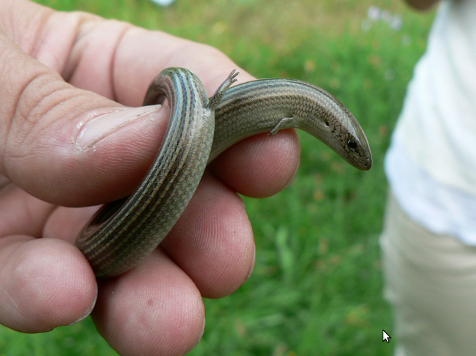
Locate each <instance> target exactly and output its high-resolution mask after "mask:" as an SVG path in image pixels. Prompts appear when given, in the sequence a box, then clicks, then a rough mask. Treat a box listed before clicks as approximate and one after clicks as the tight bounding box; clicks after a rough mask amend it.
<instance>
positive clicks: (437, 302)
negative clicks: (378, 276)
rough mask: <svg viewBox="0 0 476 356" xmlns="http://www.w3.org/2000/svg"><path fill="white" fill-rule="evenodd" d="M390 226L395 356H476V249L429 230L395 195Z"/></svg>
mask: <svg viewBox="0 0 476 356" xmlns="http://www.w3.org/2000/svg"><path fill="white" fill-rule="evenodd" d="M384 224H385V226H384V231H383V233H382V235H381V238H380V245H381V249H382V258H383V272H384V277H385V284H386V285H385V289H384V296H385V298H386V299H387V301H388V302H389V303H390V304H391V305H392V306H393V310H394V316H395V319H394V321H395V330H385V331H387V332H388V333H389V334H390V335H391V336H395V338H393V339H391V342H392V341H395V342H396V348H395V355H396V356H426V355H432V356H438V355H461V356H463V355H464V356H467V355H476V248H475V247H470V246H467V245H464V244H462V243H461V242H459V241H458V240H456V239H454V238H452V237H451V236H447V235H434V234H432V233H430V232H428V231H427V230H425V229H424V228H422V227H421V226H419V225H417V224H416V223H414V222H413V221H412V220H410V219H409V218H408V216H407V215H406V214H405V213H404V212H403V211H402V210H401V208H400V206H399V205H398V203H397V202H396V200H395V198H394V197H393V196H392V195H391V194H390V196H389V199H388V203H387V211H386V216H385V222H384ZM394 334H395V335H394Z"/></svg>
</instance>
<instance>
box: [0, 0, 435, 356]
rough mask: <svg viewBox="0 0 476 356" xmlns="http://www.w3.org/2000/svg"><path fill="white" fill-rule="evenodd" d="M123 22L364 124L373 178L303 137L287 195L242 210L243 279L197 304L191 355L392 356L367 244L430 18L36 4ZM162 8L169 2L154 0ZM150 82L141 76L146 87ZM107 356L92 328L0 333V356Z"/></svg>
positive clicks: (375, 256)
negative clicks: (201, 324)
mask: <svg viewBox="0 0 476 356" xmlns="http://www.w3.org/2000/svg"><path fill="white" fill-rule="evenodd" d="M37 2H39V3H41V4H44V5H47V6H50V7H53V8H54V9H57V10H65V11H73V10H82V11H88V12H92V13H95V14H98V15H101V16H104V17H106V18H115V19H120V20H125V21H129V22H132V23H134V24H136V25H138V26H142V27H146V28H149V29H157V30H162V31H166V32H169V33H171V34H174V35H177V36H181V37H185V38H188V39H191V40H195V41H199V42H204V43H207V44H210V45H212V46H215V47H217V48H219V49H220V50H221V51H223V52H225V53H226V54H227V55H228V56H230V57H231V58H232V59H233V60H234V61H235V62H236V63H237V64H238V65H240V66H241V67H243V68H244V69H245V70H247V71H248V72H250V73H251V74H253V75H254V76H256V77H258V78H264V77H286V78H295V79H301V80H304V81H307V82H310V83H313V84H316V85H318V86H320V87H322V88H324V89H326V90H328V91H329V92H331V93H332V94H334V95H335V96H337V97H338V98H339V99H340V100H341V101H342V102H343V103H344V104H345V105H346V106H347V107H348V108H349V109H350V110H351V111H352V112H353V114H354V115H355V117H356V118H357V119H358V120H359V122H360V123H361V125H362V127H363V129H364V130H365V132H366V134H367V137H368V139H369V142H370V145H371V148H372V153H373V157H374V166H373V168H372V169H371V170H370V171H369V172H361V171H357V170H356V169H354V168H352V167H351V166H349V165H348V164H347V163H345V162H344V161H343V160H342V159H341V158H340V157H338V156H337V154H334V153H333V152H332V151H331V150H330V149H329V148H327V147H325V146H324V145H323V144H321V143H319V142H317V141H316V140H315V139H313V138H311V137H310V136H308V135H307V134H304V133H303V134H301V133H300V135H301V139H302V163H301V167H300V170H299V174H298V176H297V177H296V180H295V181H294V183H293V184H292V185H291V186H290V187H289V188H287V189H286V190H285V191H283V192H281V193H280V194H278V195H276V196H274V197H271V198H267V199H261V200H257V199H249V198H246V197H245V198H244V199H245V201H246V205H247V210H248V212H249V215H250V219H251V222H252V225H253V229H254V232H255V236H256V244H257V251H256V253H257V260H256V267H255V271H254V273H253V275H252V276H251V278H250V279H249V281H248V282H246V284H245V285H243V286H242V287H241V288H240V289H239V290H238V291H237V292H236V293H234V294H233V295H231V296H229V297H227V298H223V299H219V300H205V305H206V308H207V314H206V317H207V325H206V329H205V334H204V336H203V340H202V342H201V343H200V344H199V345H198V346H197V347H196V348H195V350H193V351H192V352H191V353H190V355H193V356H199V355H229V356H232V355H241V356H243V355H272V356H284V355H286V356H304V355H367V356H368V355H391V354H392V349H393V346H392V341H394V339H393V340H391V342H390V344H387V343H386V342H382V329H385V331H386V332H388V333H389V334H390V336H392V331H393V330H392V328H393V326H392V315H391V311H390V308H389V306H388V305H387V304H386V303H385V301H384V300H383V297H382V277H381V270H380V256H379V247H378V242H377V240H378V235H379V233H380V231H381V228H382V214H383V209H384V202H385V195H386V189H387V183H386V181H385V177H384V174H383V158H384V153H385V150H386V148H387V146H388V144H389V139H390V134H391V132H392V129H393V126H394V124H395V121H396V118H397V115H398V114H399V111H400V108H401V106H402V101H403V96H404V93H405V89H406V85H407V82H408V81H409V80H410V77H411V74H412V68H413V66H414V64H415V63H416V61H417V59H418V58H419V57H420V56H421V54H422V53H423V51H424V49H425V43H426V36H427V34H428V30H429V27H430V24H431V21H432V19H433V13H432V12H430V13H423V14H422V13H420V14H418V13H415V12H413V11H411V10H410V9H409V8H407V7H406V6H405V4H404V3H403V1H401V0H392V1H390V0H388V1H386V0H381V1H377V0H360V1H355V0H295V1H292V2H291V1H285V0H201V1H197V0H176V1H175V2H173V3H171V4H170V5H169V6H160V5H157V4H155V3H153V2H152V1H150V0H114V1H106V0H81V1H74V0H41V1H40V0H39V1H37ZM165 3H170V1H165ZM151 79H152V78H151ZM66 354H67V355H102V356H110V355H117V353H115V352H114V351H113V350H112V349H111V348H110V347H109V346H108V345H107V343H106V342H105V341H104V340H103V339H102V338H101V337H100V336H99V335H98V334H97V332H96V330H95V327H94V325H93V323H92V321H91V319H90V318H87V319H86V320H84V321H83V322H81V323H79V324H76V325H73V326H70V327H62V328H58V329H56V330H54V331H52V332H50V333H46V334H38V335H27V334H21V333H17V332H14V331H11V330H9V329H7V328H5V327H1V326H0V356H5V355H8V356H10V355H15V356H21V355H49V356H51V355H53V356H55V355H66Z"/></svg>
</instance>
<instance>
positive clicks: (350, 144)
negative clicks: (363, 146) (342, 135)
mask: <svg viewBox="0 0 476 356" xmlns="http://www.w3.org/2000/svg"><path fill="white" fill-rule="evenodd" d="M347 147H349V150H351V151H352V152H355V151H357V143H356V142H355V141H354V140H349V141H347Z"/></svg>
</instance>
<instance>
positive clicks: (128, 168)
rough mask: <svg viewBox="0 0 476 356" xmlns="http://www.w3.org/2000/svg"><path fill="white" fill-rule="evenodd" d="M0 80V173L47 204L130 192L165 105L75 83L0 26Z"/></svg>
mask: <svg viewBox="0 0 476 356" xmlns="http://www.w3.org/2000/svg"><path fill="white" fill-rule="evenodd" d="M0 83H2V85H0V173H2V174H3V175H4V176H6V177H7V178H8V179H10V180H11V181H12V182H14V183H15V184H16V185H18V186H19V187H20V188H22V189H24V190H25V191H27V192H28V193H30V194H32V195H33V196H35V197H37V198H40V199H42V200H45V201H48V202H50V203H54V204H59V205H66V206H80V205H93V204H98V203H101V202H105V201H110V200H114V199H118V198H120V197H122V196H124V195H126V194H129V193H131V191H132V190H133V187H135V186H136V185H137V184H138V183H139V182H140V179H141V177H143V175H144V174H145V173H146V171H147V169H148V166H149V165H150V163H151V162H152V160H153V158H154V156H155V153H156V152H157V150H158V146H159V145H160V142H161V139H162V135H163V133H164V132H165V128H166V123H167V117H168V109H166V108H165V107H164V108H162V107H159V106H151V107H139V108H129V107H124V106H121V105H119V104H117V103H116V102H114V101H111V100H109V99H106V98H104V97H101V96H99V95H97V94H95V93H93V92H90V91H86V90H82V89H79V88H75V87H73V86H72V85H70V84H68V83H66V82H65V81H64V80H63V78H62V77H61V76H60V75H59V74H58V73H57V72H55V71H54V70H52V69H50V68H48V67H46V66H45V65H43V64H41V63H40V62H38V61H37V60H35V59H33V58H32V57H30V56H29V55H28V54H26V53H25V52H23V51H22V50H21V49H20V48H19V47H18V46H17V45H16V44H15V43H14V42H13V41H12V40H11V39H10V38H9V37H8V36H7V34H6V33H5V32H4V31H2V30H1V29H0ZM130 172H134V173H133V174H132V175H131V173H130ZM121 177H127V182H123V179H121ZM101 187H106V188H105V189H103V190H102V191H101V194H99V195H98V194H97V193H98V191H99V190H100V188H101Z"/></svg>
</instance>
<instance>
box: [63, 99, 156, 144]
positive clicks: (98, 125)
mask: <svg viewBox="0 0 476 356" xmlns="http://www.w3.org/2000/svg"><path fill="white" fill-rule="evenodd" d="M160 108H161V105H154V106H140V107H137V108H131V107H118V108H105V109H96V110H94V111H93V112H90V113H89V114H88V116H87V118H86V119H84V120H82V121H80V123H79V124H78V125H77V130H76V132H75V133H74V134H73V140H72V142H73V144H74V145H75V148H76V149H77V150H78V151H85V150H88V149H90V148H94V145H95V144H96V143H98V142H99V141H100V140H102V139H104V138H105V137H107V136H109V135H111V134H113V133H114V132H116V131H118V130H119V129H121V128H122V127H124V126H125V125H127V124H129V123H131V122H133V121H136V120H138V119H143V118H144V117H150V119H151V120H153V119H154V118H155V117H156V113H157V112H158V111H159V110H160Z"/></svg>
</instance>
